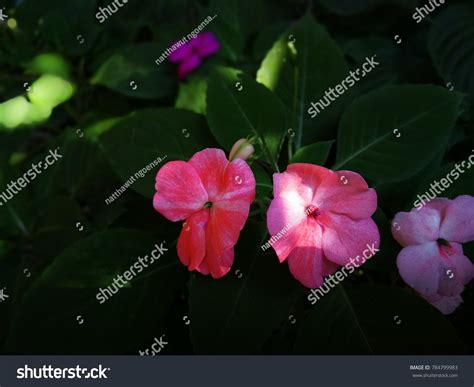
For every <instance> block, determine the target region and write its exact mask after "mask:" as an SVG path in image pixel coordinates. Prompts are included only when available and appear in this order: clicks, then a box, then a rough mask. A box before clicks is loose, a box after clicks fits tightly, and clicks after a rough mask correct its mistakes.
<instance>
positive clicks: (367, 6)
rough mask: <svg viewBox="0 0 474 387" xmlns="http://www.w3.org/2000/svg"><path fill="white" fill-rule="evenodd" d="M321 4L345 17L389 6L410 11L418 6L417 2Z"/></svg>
mask: <svg viewBox="0 0 474 387" xmlns="http://www.w3.org/2000/svg"><path fill="white" fill-rule="evenodd" d="M321 3H322V4H323V5H324V6H325V7H326V8H328V9H329V10H330V11H331V12H333V13H335V14H336V15H343V16H348V15H355V14H358V13H362V12H367V11H370V10H372V9H373V8H376V7H380V6H387V5H397V6H400V7H403V8H406V9H408V10H412V9H414V8H415V6H416V0H359V1H352V0H321Z"/></svg>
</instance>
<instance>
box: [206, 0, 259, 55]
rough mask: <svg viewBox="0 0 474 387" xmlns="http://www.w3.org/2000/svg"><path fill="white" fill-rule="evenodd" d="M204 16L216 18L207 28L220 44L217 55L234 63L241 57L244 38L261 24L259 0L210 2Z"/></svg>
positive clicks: (215, 0)
mask: <svg viewBox="0 0 474 387" xmlns="http://www.w3.org/2000/svg"><path fill="white" fill-rule="evenodd" d="M205 12H206V13H205V16H206V17H207V16H211V17H214V16H217V17H216V18H214V19H213V20H212V21H211V22H210V24H209V26H208V28H209V30H211V31H213V32H214V33H215V34H216V36H217V39H218V40H219V43H220V44H221V48H220V52H219V54H220V55H222V56H224V57H225V58H226V59H229V60H231V61H235V60H237V59H239V58H240V57H241V56H242V52H243V49H244V42H245V38H246V37H248V35H249V34H251V33H252V32H254V31H255V30H256V29H258V28H259V27H260V26H261V24H262V19H263V15H264V8H263V4H262V1H261V0H211V2H210V4H209V8H207V9H205Z"/></svg>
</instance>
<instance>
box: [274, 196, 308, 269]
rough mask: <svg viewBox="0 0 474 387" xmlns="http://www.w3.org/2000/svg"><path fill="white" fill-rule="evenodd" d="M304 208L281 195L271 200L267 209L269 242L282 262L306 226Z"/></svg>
mask: <svg viewBox="0 0 474 387" xmlns="http://www.w3.org/2000/svg"><path fill="white" fill-rule="evenodd" d="M306 217H307V216H306V214H305V208H304V207H303V206H301V205H300V204H297V203H295V202H294V201H289V200H288V199H286V198H283V197H277V198H275V199H273V200H272V202H271V203H270V207H269V209H268V211H267V227H268V231H269V232H270V235H271V236H272V237H271V238H270V243H271V245H272V247H273V248H274V249H275V252H276V254H277V256H278V259H279V260H280V262H283V261H284V260H285V259H286V258H287V257H288V255H289V254H290V253H291V251H292V250H293V248H294V247H295V246H296V244H297V243H298V240H299V237H300V234H301V233H303V232H304V229H305V228H306V226H307V224H306Z"/></svg>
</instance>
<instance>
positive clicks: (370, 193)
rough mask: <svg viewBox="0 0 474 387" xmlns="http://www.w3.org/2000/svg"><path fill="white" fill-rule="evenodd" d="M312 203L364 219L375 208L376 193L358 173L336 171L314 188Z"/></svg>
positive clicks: (371, 213)
mask: <svg viewBox="0 0 474 387" xmlns="http://www.w3.org/2000/svg"><path fill="white" fill-rule="evenodd" d="M314 205H315V206H317V207H319V208H321V209H322V210H327V211H331V212H333V213H336V214H341V215H347V216H350V217H351V218H352V219H356V220H357V219H365V218H370V217H371V216H372V215H373V214H374V212H375V211H376V209H377V193H376V192H375V190H374V189H371V188H368V186H367V183H366V181H365V180H364V179H363V177H362V176H361V175H359V174H358V173H355V172H351V171H337V172H333V173H332V176H331V177H330V178H327V179H325V180H324V181H323V183H322V185H321V186H319V187H318V188H317V189H316V194H315V198H314Z"/></svg>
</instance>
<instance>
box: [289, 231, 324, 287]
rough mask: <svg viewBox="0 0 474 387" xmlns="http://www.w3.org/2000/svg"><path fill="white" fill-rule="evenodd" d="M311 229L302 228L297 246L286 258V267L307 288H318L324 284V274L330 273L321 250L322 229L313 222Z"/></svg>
mask: <svg viewBox="0 0 474 387" xmlns="http://www.w3.org/2000/svg"><path fill="white" fill-rule="evenodd" d="M312 226H313V227H303V228H302V230H303V232H302V234H301V235H300V239H299V242H298V245H297V246H296V247H295V248H294V249H293V250H292V252H291V254H290V255H289V256H288V265H289V267H290V272H291V274H293V276H294V277H295V278H296V279H297V280H298V281H299V282H301V283H302V284H303V285H304V286H306V287H307V288H319V287H320V286H321V285H322V284H323V282H324V278H323V276H324V274H326V273H327V272H328V271H331V270H332V269H333V267H332V266H331V265H327V266H326V265H325V264H324V263H325V261H326V260H325V259H324V257H323V251H322V249H321V238H322V229H321V226H320V225H319V224H317V223H315V222H313V223H312Z"/></svg>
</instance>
